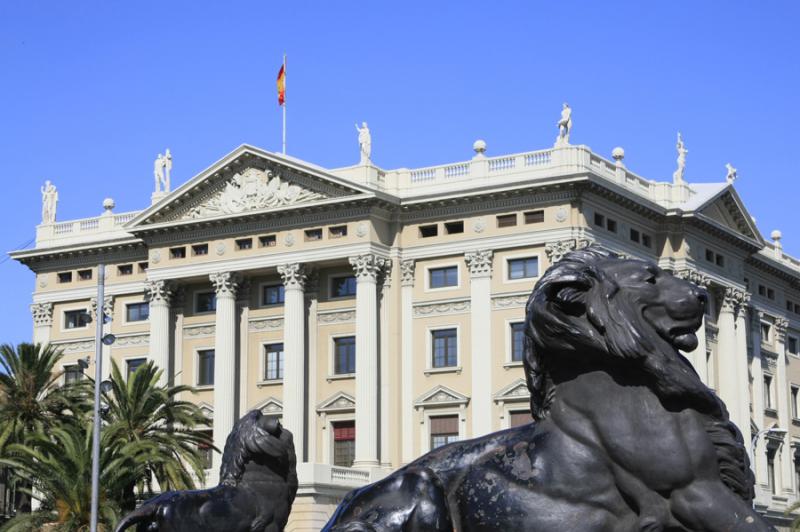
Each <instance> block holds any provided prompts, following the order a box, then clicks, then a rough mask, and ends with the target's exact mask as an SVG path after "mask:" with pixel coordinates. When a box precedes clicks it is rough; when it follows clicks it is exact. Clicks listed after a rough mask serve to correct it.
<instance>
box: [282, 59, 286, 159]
mask: <svg viewBox="0 0 800 532" xmlns="http://www.w3.org/2000/svg"><path fill="white" fill-rule="evenodd" d="M286 78H287V76H286V54H283V94H284V97H283V98H284V99H283V154H284V155H286V96H285V95H286Z"/></svg>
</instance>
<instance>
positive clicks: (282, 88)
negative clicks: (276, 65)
mask: <svg viewBox="0 0 800 532" xmlns="http://www.w3.org/2000/svg"><path fill="white" fill-rule="evenodd" d="M277 85H278V105H283V104H284V103H286V63H284V64H282V65H281V69H280V71H278V82H277Z"/></svg>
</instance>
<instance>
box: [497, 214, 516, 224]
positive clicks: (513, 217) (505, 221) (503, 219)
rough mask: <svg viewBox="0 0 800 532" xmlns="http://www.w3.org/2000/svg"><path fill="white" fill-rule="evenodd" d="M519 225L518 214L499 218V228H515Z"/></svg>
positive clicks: (503, 215) (504, 215) (502, 215)
mask: <svg viewBox="0 0 800 532" xmlns="http://www.w3.org/2000/svg"><path fill="white" fill-rule="evenodd" d="M515 225H517V214H516V213H514V214H501V215H499V216H497V227H514V226H515Z"/></svg>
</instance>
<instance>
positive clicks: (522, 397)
mask: <svg viewBox="0 0 800 532" xmlns="http://www.w3.org/2000/svg"><path fill="white" fill-rule="evenodd" d="M530 397H531V393H530V391H529V390H528V386H527V385H526V384H525V379H517V380H515V381H514V382H512V383H511V384H509V385H508V386H506V387H504V388H502V389H501V390H500V391H498V392H497V393H496V394H494V402H495V403H512V402H522V401H528V400H529V399H530Z"/></svg>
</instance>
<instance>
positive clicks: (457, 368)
mask: <svg viewBox="0 0 800 532" xmlns="http://www.w3.org/2000/svg"><path fill="white" fill-rule="evenodd" d="M439 373H459V374H460V373H461V366H448V367H446V368H428V369H426V370H425V375H436V374H439Z"/></svg>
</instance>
